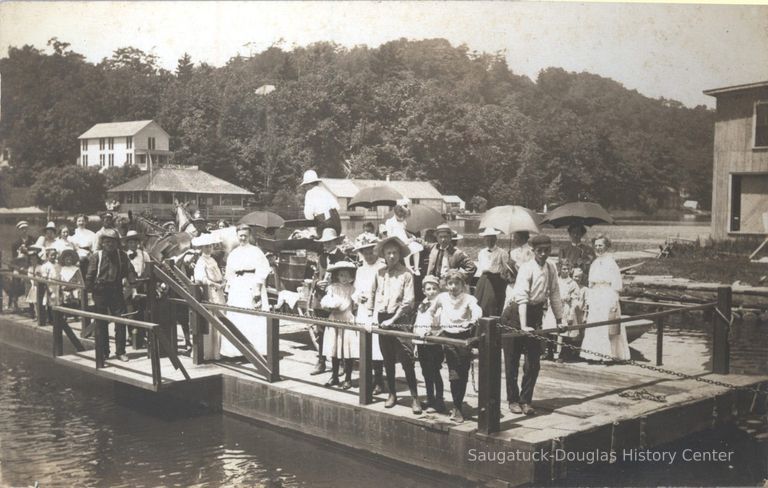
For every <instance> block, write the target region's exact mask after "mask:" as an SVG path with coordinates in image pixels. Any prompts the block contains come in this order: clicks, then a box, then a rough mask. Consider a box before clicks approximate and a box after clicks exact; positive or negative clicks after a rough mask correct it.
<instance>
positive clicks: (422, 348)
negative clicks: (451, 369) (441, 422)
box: [379, 338, 444, 401]
mask: <svg viewBox="0 0 768 488" xmlns="http://www.w3.org/2000/svg"><path fill="white" fill-rule="evenodd" d="M379 340H381V338H379ZM417 348H418V352H419V365H420V366H421V373H422V374H423V375H424V386H426V389H427V401H432V400H442V399H443V388H444V387H443V377H442V376H440V368H441V366H442V364H443V358H444V355H443V348H442V347H441V346H439V345H437V344H419V345H418V346H417Z"/></svg>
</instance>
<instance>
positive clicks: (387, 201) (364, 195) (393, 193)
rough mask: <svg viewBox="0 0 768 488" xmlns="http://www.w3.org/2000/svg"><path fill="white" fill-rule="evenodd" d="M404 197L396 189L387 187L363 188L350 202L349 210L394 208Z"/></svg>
mask: <svg viewBox="0 0 768 488" xmlns="http://www.w3.org/2000/svg"><path fill="white" fill-rule="evenodd" d="M401 198H403V195H402V194H400V192H399V191H397V190H395V189H394V188H392V187H390V186H386V185H382V186H371V187H368V188H363V189H362V190H360V191H359V192H357V194H355V196H353V197H352V199H350V200H349V204H348V205H347V208H355V207H364V208H373V207H378V206H385V205H388V206H393V205H394V204H395V203H396V202H397V201H398V200H400V199H401Z"/></svg>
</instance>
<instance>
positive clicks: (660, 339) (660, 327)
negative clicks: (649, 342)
mask: <svg viewBox="0 0 768 488" xmlns="http://www.w3.org/2000/svg"><path fill="white" fill-rule="evenodd" d="M663 355H664V317H659V318H657V319H656V366H661V365H662V364H664V363H663V361H662V357H663Z"/></svg>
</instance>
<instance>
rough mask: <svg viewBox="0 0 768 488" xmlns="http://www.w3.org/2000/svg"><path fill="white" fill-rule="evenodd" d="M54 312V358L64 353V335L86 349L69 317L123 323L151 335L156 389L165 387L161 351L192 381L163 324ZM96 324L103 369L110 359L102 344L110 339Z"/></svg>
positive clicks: (97, 358)
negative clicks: (67, 320)
mask: <svg viewBox="0 0 768 488" xmlns="http://www.w3.org/2000/svg"><path fill="white" fill-rule="evenodd" d="M53 310H54V321H53V325H54V329H53V355H54V357H57V356H61V355H62V353H63V337H62V332H66V334H67V337H69V339H70V340H71V341H72V343H73V345H74V346H75V348H76V349H77V350H78V351H83V350H85V349H84V348H83V346H82V344H80V343H79V341H78V340H77V336H75V334H74V333H73V332H72V329H71V328H70V327H69V325H68V324H67V322H66V318H65V317H66V316H67V315H73V316H76V317H82V318H89V319H93V320H94V321H104V322H106V323H110V322H113V323H115V324H122V325H127V326H130V327H137V328H140V329H143V330H145V331H146V332H147V339H148V347H147V354H148V356H149V360H150V363H151V365H152V384H153V385H154V387H155V389H159V388H160V385H161V384H162V375H161V371H160V352H161V350H162V351H164V352H165V353H166V354H167V355H168V358H169V359H170V361H171V364H172V365H173V367H174V368H176V369H177V370H180V371H181V373H182V374H183V375H184V378H185V379H187V380H188V379H190V376H189V373H188V372H187V370H186V369H185V368H184V365H183V364H182V363H181V360H180V359H179V357H178V355H177V354H176V345H175V344H171V341H170V340H169V339H168V337H167V336H166V335H165V334H164V333H163V330H162V328H161V327H160V325H159V324H155V323H152V322H144V321H142V320H133V319H129V318H125V317H116V316H113V315H105V314H100V313H95V312H86V311H83V310H78V309H75V308H67V307H60V306H54V307H53ZM94 324H95V327H94V330H93V333H94V339H95V342H96V349H95V361H96V368H97V369H101V368H104V367H105V366H106V359H107V358H105V357H104V350H103V349H102V344H103V343H104V342H105V341H108V340H109V338H108V337H102V333H103V331H102V330H101V327H98V324H97V323H96V322H94ZM78 344H79V346H78Z"/></svg>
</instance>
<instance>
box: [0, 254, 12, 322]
mask: <svg viewBox="0 0 768 488" xmlns="http://www.w3.org/2000/svg"><path fill="white" fill-rule="evenodd" d="M2 267H3V251H2V250H1V249H0V268H2ZM4 281H5V277H4V276H3V275H0V312H2V311H3V282H4ZM8 282H9V283H10V284H11V286H9V287H8V289H11V288H13V277H11V278H9V281H8ZM8 296H9V297H10V296H11V295H10V294H9V295H8ZM10 306H11V304H10V303H9V304H8V307H10Z"/></svg>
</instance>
